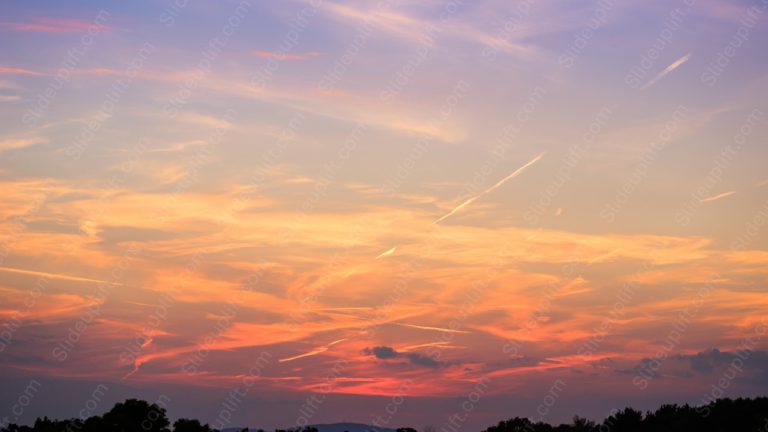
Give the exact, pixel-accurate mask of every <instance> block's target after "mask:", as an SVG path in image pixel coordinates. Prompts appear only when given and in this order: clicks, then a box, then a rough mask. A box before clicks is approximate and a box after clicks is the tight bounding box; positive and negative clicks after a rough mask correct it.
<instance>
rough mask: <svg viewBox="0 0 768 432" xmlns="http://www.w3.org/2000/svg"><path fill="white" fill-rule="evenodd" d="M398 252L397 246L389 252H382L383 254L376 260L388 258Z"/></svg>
mask: <svg viewBox="0 0 768 432" xmlns="http://www.w3.org/2000/svg"><path fill="white" fill-rule="evenodd" d="M396 250H397V246H395V247H393V248H391V249H388V250H386V251H384V252H382V253H381V254H379V256H377V257H376V259H379V258H384V257H388V256H390V255H392V254H393V253H395V251H396Z"/></svg>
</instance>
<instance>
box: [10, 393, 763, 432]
mask: <svg viewBox="0 0 768 432" xmlns="http://www.w3.org/2000/svg"><path fill="white" fill-rule="evenodd" d="M430 429H432V428H431V427H430ZM113 431H116V432H171V431H172V432H215V429H213V428H211V427H210V426H208V425H206V424H201V423H200V422H199V421H197V420H193V419H179V420H176V421H175V422H174V423H173V425H171V423H170V421H169V420H168V417H167V415H166V411H165V409H164V408H162V407H160V406H158V405H156V404H150V403H148V402H145V401H142V400H137V399H128V400H126V401H125V402H121V403H118V404H115V406H114V407H113V408H112V409H111V410H109V411H108V412H106V413H104V415H102V416H93V417H89V418H87V419H84V420H82V419H69V420H52V419H49V418H48V417H43V418H38V419H37V420H36V421H35V423H34V424H33V425H32V426H19V425H16V424H9V425H3V426H2V427H0V432H113ZM244 431H248V432H263V431H262V430H261V429H250V430H249V429H243V428H228V429H225V430H224V431H222V432H244ZM291 431H293V432H297V431H300V432H345V431H346V432H417V431H416V430H415V429H411V428H399V429H397V430H393V429H386V428H376V427H373V426H368V425H364V424H360V423H332V424H321V425H314V426H307V427H304V428H301V429H282V430H281V429H278V430H276V431H275V432H291ZM689 431H690V432H768V397H759V398H754V399H747V398H739V399H718V400H716V401H714V402H711V403H709V404H707V405H703V406H698V407H697V406H690V405H662V406H661V407H659V408H658V409H657V410H655V411H648V412H645V413H643V412H641V411H638V410H635V409H633V408H624V409H622V410H619V411H616V412H615V413H613V414H612V415H611V416H609V417H608V418H606V419H604V420H603V421H602V422H601V423H596V422H594V421H591V420H587V419H585V418H582V417H578V416H576V417H574V418H573V421H572V422H571V423H570V424H561V425H557V426H554V425H550V424H547V423H543V422H537V423H534V422H532V421H530V420H528V419H527V418H521V417H514V418H511V419H509V420H504V421H501V422H499V423H498V424H497V425H495V426H491V427H489V428H487V429H485V430H484V431H482V432H689ZM421 432H425V431H421ZM466 432H471V431H466Z"/></svg>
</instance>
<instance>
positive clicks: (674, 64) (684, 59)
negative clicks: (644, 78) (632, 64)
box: [640, 54, 691, 90]
mask: <svg viewBox="0 0 768 432" xmlns="http://www.w3.org/2000/svg"><path fill="white" fill-rule="evenodd" d="M690 58H691V54H686V55H684V56H682V57H680V58H679V59H677V60H675V61H674V62H672V64H671V65H669V66H667V67H666V68H664V70H663V71H661V72H659V74H658V75H656V77H655V78H654V79H652V80H650V81H648V82H647V83H645V85H644V86H642V87H640V89H641V90H642V89H647V88H648V87H650V86H652V85H654V84H656V82H657V81H658V80H660V79H662V78H664V77H665V76H666V75H667V74H669V73H670V72H672V71H673V70H675V69H677V68H679V67H680V66H682V64H683V63H685V62H687V61H688V59H690Z"/></svg>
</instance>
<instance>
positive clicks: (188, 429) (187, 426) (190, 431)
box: [173, 419, 247, 432]
mask: <svg viewBox="0 0 768 432" xmlns="http://www.w3.org/2000/svg"><path fill="white" fill-rule="evenodd" d="M246 431H247V429H246ZM173 432H215V429H213V428H211V427H210V426H208V425H207V424H206V425H203V424H200V421H199V420H191V419H178V420H176V421H175V422H173Z"/></svg>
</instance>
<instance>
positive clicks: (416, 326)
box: [392, 323, 470, 334]
mask: <svg viewBox="0 0 768 432" xmlns="http://www.w3.org/2000/svg"><path fill="white" fill-rule="evenodd" d="M392 324H395V325H399V326H401V327H410V328H415V329H421V330H432V331H438V332H443V333H465V334H469V333H470V332H468V331H464V330H455V329H447V328H442V327H430V326H422V325H416V324H403V323H392Z"/></svg>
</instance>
